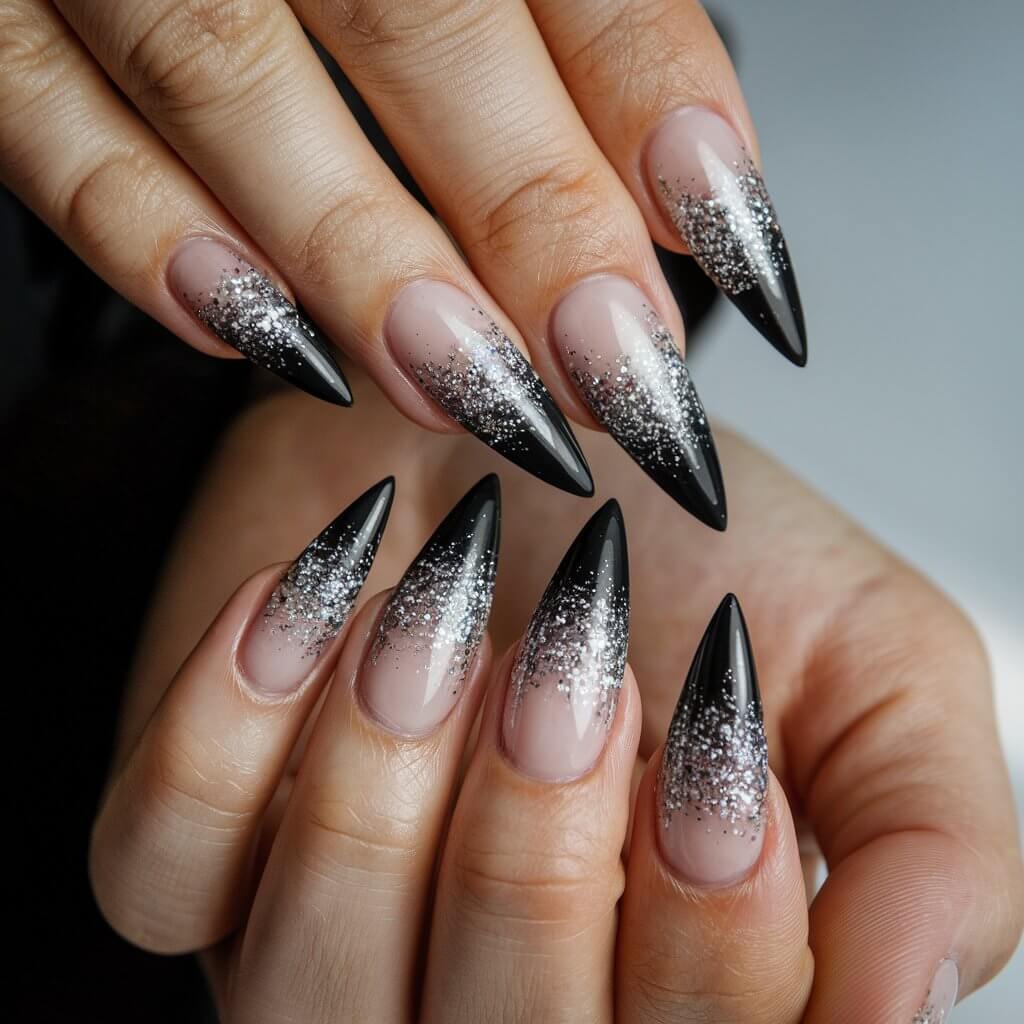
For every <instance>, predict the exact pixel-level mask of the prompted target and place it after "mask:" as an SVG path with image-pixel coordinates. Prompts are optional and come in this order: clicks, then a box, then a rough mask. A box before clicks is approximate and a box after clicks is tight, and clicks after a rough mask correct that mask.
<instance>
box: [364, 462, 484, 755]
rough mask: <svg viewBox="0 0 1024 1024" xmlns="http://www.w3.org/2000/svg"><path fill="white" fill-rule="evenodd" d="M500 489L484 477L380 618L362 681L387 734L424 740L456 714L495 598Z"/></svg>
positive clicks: (454, 511) (413, 567)
mask: <svg viewBox="0 0 1024 1024" xmlns="http://www.w3.org/2000/svg"><path fill="white" fill-rule="evenodd" d="M500 502H501V498H500V488H499V485H498V478H497V477H496V476H494V475H493V474H492V475H490V476H487V477H484V479H483V480H481V481H480V482H479V483H478V484H477V485H476V486H475V487H474V488H473V489H472V490H471V491H469V493H468V494H467V495H466V496H465V497H464V498H463V499H462V500H461V501H460V502H459V503H458V504H457V505H456V506H455V508H454V509H452V511H451V512H450V513H449V514H448V516H447V517H446V518H445V520H444V522H442V523H441V525H440V526H439V527H438V528H437V530H435V531H434V534H433V536H432V537H431V538H430V539H429V540H428V541H427V543H426V544H425V545H424V547H423V550H422V551H420V553H419V554H418V555H417V556H416V558H415V559H414V560H413V562H412V564H411V565H410V566H409V568H408V569H407V570H406V572H405V575H404V576H403V577H402V579H401V581H400V582H399V584H398V586H397V587H396V588H395V590H394V592H393V593H392V594H391V596H390V598H389V599H388V602H387V604H386V605H385V606H384V609H383V610H382V612H381V615H380V618H379V620H378V625H377V629H376V632H375V633H374V637H373V641H372V643H371V646H370V650H369V652H368V654H367V657H366V662H365V664H364V665H363V669H362V672H361V674H360V678H359V688H360V693H361V695H362V699H363V702H364V703H365V705H366V707H367V708H368V709H369V710H370V711H371V712H372V713H373V715H374V716H375V717H376V718H377V719H378V720H379V721H380V722H381V723H382V724H383V725H384V726H386V727H387V728H389V729H390V730H391V731H393V732H397V733H399V734H400V735H406V736H423V735H426V734H427V733H429V732H431V731H432V730H433V729H435V728H436V727H437V726H438V725H440V724H441V722H443V721H444V719H445V718H447V716H448V715H449V713H450V712H451V710H452V708H454V707H455V704H456V702H457V701H458V699H459V697H460V695H461V694H462V690H463V687H464V686H465V682H466V678H467V676H468V674H469V671H470V669H471V667H472V665H473V660H474V658H475V657H476V653H477V649H478V648H479V646H480V641H481V639H482V638H483V635H484V630H485V628H486V626H487V617H488V615H489V614H490V610H491V597H492V595H493V593H494V574H495V568H496V564H497V548H498V534H499V517H500Z"/></svg>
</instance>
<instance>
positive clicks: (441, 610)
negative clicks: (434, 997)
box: [231, 477, 498, 1024]
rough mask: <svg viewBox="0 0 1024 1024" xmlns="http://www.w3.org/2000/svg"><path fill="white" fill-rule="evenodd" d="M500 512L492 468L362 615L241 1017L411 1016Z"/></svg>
mask: <svg viewBox="0 0 1024 1024" xmlns="http://www.w3.org/2000/svg"><path fill="white" fill-rule="evenodd" d="M497 517H498V489H497V480H496V478H494V477H487V478H485V479H484V480H482V481H481V482H480V483H479V484H478V485H477V486H476V487H475V488H474V489H473V490H471V491H470V492H469V494H467V495H466V497H465V498H464V499H463V500H462V502H460V503H459V504H458V505H457V506H456V507H455V509H454V510H453V511H452V512H451V514H450V515H449V516H448V518H447V519H446V520H445V521H444V522H443V523H442V524H441V526H440V527H439V528H438V530H437V531H436V532H435V534H434V535H433V537H432V538H431V539H430V541H429V542H428V543H427V545H426V546H425V547H424V548H423V550H422V551H421V552H420V554H419V555H418V556H417V558H416V559H415V561H414V562H413V563H412V565H411V566H410V568H409V570H408V571H407V572H406V574H405V575H404V576H403V578H402V580H401V582H400V583H399V584H398V587H397V588H396V589H395V590H394V591H393V592H392V593H391V595H390V596H388V597H387V599H386V600H384V599H375V600H374V601H373V602H371V603H370V604H369V605H368V606H367V608H366V609H364V611H363V613H362V614H361V616H360V617H359V619H357V620H356V622H355V624H354V625H353V627H352V631H351V634H350V637H349V640H348V641H347V643H346V645H345V650H344V652H343V653H342V656H341V660H340V663H339V666H338V670H337V672H336V673H335V677H334V681H333V683H332V685H331V690H330V693H329V694H328V696H327V699H326V702H325V704H324V707H323V710H322V711H321V713H320V717H319V718H318V720H317V724H316V727H315V729H314V730H313V734H312V737H311V739H310V744H309V747H308V748H307V751H306V754H305V757H304V758H303V762H302V766H301V768H300V770H299V775H298V778H297V780H296V783H295V788H294V790H293V792H292V796H291V799H290V800H289V804H288V808H287V810H286V812H285V817H284V821H283V822H282V825H281V828H280V830H279V832H278V835H277V838H276V840H275V842H274V846H273V849H272V851H271V854H270V859H269V861H268V864H267V868H266V871H265V873H264V876H263V879H262V881H261V883H260V887H259V890H258V892H257V895H256V899H255V902H254V904H253V909H252V913H251V915H250V917H249V921H248V924H247V927H246V933H245V936H244V939H243V942H242V946H241V950H240V953H239V958H238V964H237V968H236V971H235V974H234V992H235V1005H234V1008H233V1012H234V1016H233V1017H232V1018H231V1019H232V1020H236V1021H245V1022H246V1024H259V1022H262V1021H281V1020H302V1021H303V1022H304V1024H317V1022H320V1021H338V1020H346V1021H349V1020H351V1021H363V1020H365V1021H370V1020H372V1021H375V1022H381V1024H384V1022H388V1021H409V1020H411V1019H412V1018H413V1004H414V998H415V985H416V975H417V970H416V968H417V962H418V956H419V954H420V946H421V940H422V929H423V925H424V916H425V914H426V908H427V906H428V902H429V890H430V882H431V878H432V876H433V870H434V860H435V856H436V852H437V845H438V843H439V841H440V834H441V831H442V828H443V826H444V821H445V817H446V812H447V808H448V804H449V801H450V799H451V789H452V787H453V785H454V784H455V780H456V777H457V773H458V766H459V760H460V757H461V755H462V750H463V747H464V745H465V742H466V738H467V735H468V733H469V730H470V728H471V727H472V723H473V719H474V717H475V715H476V710H477V707H478V704H479V697H480V693H481V689H482V685H483V681H484V678H485V676H486V672H487V670H488V668H489V664H488V662H489V656H488V653H487V650H486V647H485V646H484V647H479V645H480V641H481V639H482V637H483V633H484V628H485V625H486V620H487V615H488V612H489V610H490V601H491V592H492V587H493V579H494V566H495V557H496V551H497V541H498V518H497ZM478 649H479V654H478ZM325 965H327V966H326V969H325Z"/></svg>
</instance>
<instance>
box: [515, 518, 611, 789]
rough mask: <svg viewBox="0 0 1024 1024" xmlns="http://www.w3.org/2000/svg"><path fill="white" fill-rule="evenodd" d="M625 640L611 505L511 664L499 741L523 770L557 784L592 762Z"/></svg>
mask: <svg viewBox="0 0 1024 1024" xmlns="http://www.w3.org/2000/svg"><path fill="white" fill-rule="evenodd" d="M628 643H629V564H628V556H627V550H626V531H625V527H624V525H623V521H622V510H621V509H620V508H619V504H618V502H616V501H614V500H612V501H609V502H607V503H606V504H604V505H603V506H602V507H601V508H600V509H598V511H597V512H596V513H595V514H594V515H593V516H592V517H591V519H590V521H589V522H588V523H587V524H586V526H584V527H583V529H582V530H581V531H580V533H579V536H577V538H576V540H575V541H574V542H573V544H572V546H571V547H570V548H569V550H568V551H567V552H566V554H565V557H564V558H563V559H562V562H561V564H560V565H559V567H558V570H557V571H556V572H555V574H554V576H553V577H552V578H551V582H550V583H549V584H548V586H547V589H546V590H545V591H544V595H543V597H542V598H541V600H540V603H539V604H538V606H537V610H536V611H535V612H534V614H533V617H532V618H531V619H530V624H529V626H528V627H527V630H526V633H525V635H524V637H523V640H522V642H521V644H520V646H519V650H518V653H517V655H516V659H515V661H514V662H513V665H512V670H511V675H510V678H509V688H508V695H507V698H506V702H505V716H504V722H503V741H504V746H505V750H506V751H507V753H508V755H509V757H510V758H511V759H512V761H513V762H514V763H515V764H516V765H517V766H518V767H519V768H520V769H521V770H522V771H524V772H525V773H526V774H528V775H531V776H533V777H535V778H542V779H546V780H549V781H554V780H558V779H563V780H564V779H570V778H576V777H578V776H579V775H581V774H583V773H584V772H585V771H587V769H589V768H590V767H591V766H592V765H593V764H594V762H595V761H596V759H597V757H598V756H599V755H600V753H601V750H602V749H603V748H604V744H605V741H606V739H607V734H608V730H609V729H610V728H611V726H612V723H613V722H614V719H615V710H616V708H617V706H618V700H619V693H620V690H621V686H622V677H623V673H624V671H625V666H626V652H627V647H628Z"/></svg>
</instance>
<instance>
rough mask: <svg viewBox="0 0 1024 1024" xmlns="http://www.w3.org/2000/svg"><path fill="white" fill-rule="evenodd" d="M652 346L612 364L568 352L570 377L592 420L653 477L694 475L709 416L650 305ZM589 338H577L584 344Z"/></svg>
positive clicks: (646, 318)
mask: <svg viewBox="0 0 1024 1024" xmlns="http://www.w3.org/2000/svg"><path fill="white" fill-rule="evenodd" d="M643 324H644V329H645V331H646V333H647V338H648V339H649V342H650V344H649V345H645V346H640V345H637V346H636V347H635V348H634V349H633V351H631V352H628V353H627V352H622V353H620V354H619V355H618V356H616V358H615V359H614V360H611V359H608V358H606V357H605V356H604V354H603V352H597V351H595V350H594V349H591V348H585V347H583V345H582V344H581V345H580V347H578V348H569V349H568V356H569V374H570V376H571V377H572V379H573V382H574V383H575V384H576V387H577V388H578V389H579V391H580V394H581V395H582V396H583V399H584V401H585V402H586V403H587V405H588V407H589V408H590V411H591V412H592V413H593V414H594V418H595V419H596V420H597V421H598V422H599V423H600V424H601V425H602V426H604V427H605V428H606V429H607V430H608V432H609V433H610V434H611V435H612V437H614V438H615V440H616V441H618V443H619V444H621V445H622V447H623V448H625V449H626V451H627V452H629V454H630V455H631V456H632V457H633V459H634V460H635V461H636V462H637V464H638V465H640V466H641V467H643V468H644V469H645V470H647V471H648V472H649V473H651V474H652V475H654V476H655V478H656V479H658V478H660V477H663V476H665V475H667V476H669V477H672V478H677V479H678V478H685V477H686V476H687V475H689V474H690V473H693V472H695V471H699V470H700V469H701V467H702V465H703V463H704V462H705V460H706V459H707V458H708V456H709V452H710V453H711V457H714V456H713V448H712V441H711V431H710V427H709V426H708V420H707V416H706V414H705V412H704V407H703V405H701V401H700V399H699V398H698V397H697V391H696V389H695V388H694V386H693V381H692V380H691V379H690V374H689V371H688V370H687V368H686V363H685V362H684V361H683V358H682V356H681V355H680V354H679V349H678V348H676V345H675V342H674V341H673V339H672V334H671V332H670V331H669V329H668V328H667V327H666V326H665V325H664V324H663V323H662V322H661V320H660V318H659V317H658V316H657V314H656V313H655V312H654V310H652V309H651V308H650V307H649V306H647V305H645V306H644V307H643ZM585 340H586V339H581V342H585Z"/></svg>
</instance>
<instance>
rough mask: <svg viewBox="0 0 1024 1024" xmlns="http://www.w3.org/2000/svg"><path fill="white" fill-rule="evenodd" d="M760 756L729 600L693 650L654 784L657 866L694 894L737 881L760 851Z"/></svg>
mask: <svg viewBox="0 0 1024 1024" xmlns="http://www.w3.org/2000/svg"><path fill="white" fill-rule="evenodd" d="M767 791H768V748H767V743H766V742H765V735H764V725H763V720H762V713H761V697H760V693H759V691H758V685H757V670H756V668H755V666H754V657H753V651H752V650H751V647H750V638H749V636H748V634H747V628H746V623H745V622H744V620H743V613H742V611H741V610H740V606H739V602H738V601H737V600H736V598H735V597H734V596H733V595H732V594H729V595H728V596H727V597H726V598H725V599H724V600H723V601H722V603H721V604H720V605H719V607H718V610H717V611H716V612H715V615H714V617H713V618H712V620H711V623H710V624H709V625H708V628H707V630H706V632H705V633H704V637H703V639H702V640H701V642H700V646H699V647H698V648H697V653H696V655H695V656H694V659H693V664H692V665H691V666H690V671H689V673H688V675H687V677H686V682H685V683H684V685H683V691H682V694H681V696H680V698H679V704H678V705H677V706H676V710H675V714H674V715H673V716H672V722H671V725H670V726H669V731H668V738H667V739H666V741H665V749H664V752H663V754H662V762H661V770H660V773H659V777H658V811H659V816H660V828H659V841H660V846H661V852H662V855H663V856H664V858H665V860H666V861H668V863H669V864H670V865H671V866H672V868H673V869H674V870H675V872H676V873H677V874H678V875H679V876H680V877H681V878H683V879H685V880H686V881H688V882H691V883H692V884H695V885H702V886H723V885H730V884H733V883H735V882H738V881H740V880H742V879H743V878H745V877H746V876H747V875H748V874H749V873H750V871H751V870H752V869H753V867H754V865H755V864H756V863H757V860H758V858H759V857H760V854H761V848H762V845H763V843H764V822H763V820H762V813H763V809H764V802H765V798H766V795H767Z"/></svg>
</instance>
